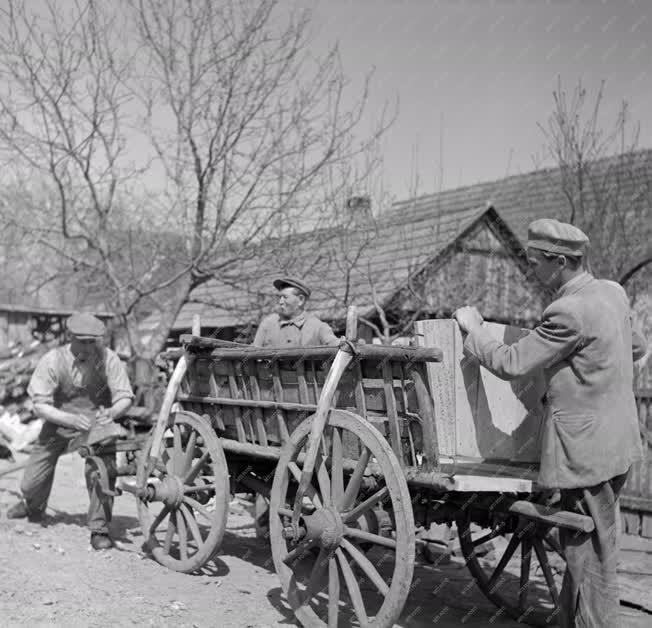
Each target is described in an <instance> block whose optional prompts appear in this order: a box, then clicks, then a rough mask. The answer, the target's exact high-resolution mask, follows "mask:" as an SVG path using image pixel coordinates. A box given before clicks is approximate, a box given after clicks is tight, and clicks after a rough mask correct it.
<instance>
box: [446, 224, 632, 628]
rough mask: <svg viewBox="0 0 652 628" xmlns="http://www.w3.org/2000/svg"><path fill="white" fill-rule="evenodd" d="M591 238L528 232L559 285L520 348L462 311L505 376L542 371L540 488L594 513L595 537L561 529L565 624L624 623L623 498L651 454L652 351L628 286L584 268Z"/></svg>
mask: <svg viewBox="0 0 652 628" xmlns="http://www.w3.org/2000/svg"><path fill="white" fill-rule="evenodd" d="M588 242H589V239H588V238H587V236H586V235H585V234H584V233H583V232H582V231H581V230H580V229H578V228H577V227H574V226H573V225H569V224H565V223H561V222H558V221H556V220H551V219H541V220H535V221H534V222H533V223H531V224H530V226H529V229H528V251H527V255H528V262H529V264H530V266H531V267H532V269H533V272H534V274H535V275H536V276H537V278H538V279H539V280H540V281H541V282H542V283H543V284H544V285H546V286H547V287H548V288H550V289H552V290H554V291H556V292H555V300H554V301H553V302H552V303H551V304H550V305H549V306H548V307H547V308H546V310H545V311H544V312H543V317H542V321H541V324H540V325H539V326H538V327H537V328H536V329H534V330H533V331H532V333H530V334H529V335H528V336H526V337H525V338H523V339H521V340H520V341H519V342H517V343H516V344H513V345H505V344H502V343H501V342H499V341H497V340H494V339H493V338H492V337H491V336H490V335H489V333H488V332H487V331H486V329H485V328H484V327H483V326H482V323H483V319H482V316H481V315H480V313H479V312H478V310H477V309H476V308H474V307H469V306H466V307H463V308H461V309H459V310H457V312H455V314H454V316H455V318H456V319H457V321H458V323H459V325H460V327H461V329H462V331H464V332H466V333H467V336H466V338H465V340H464V347H465V349H466V350H467V351H469V352H470V353H471V354H473V355H475V356H476V357H477V358H478V360H479V361H480V363H481V364H482V365H483V366H484V367H486V368H487V369H489V370H490V371H492V372H493V373H495V374H496V375H497V376H499V377H501V378H503V379H512V378H515V377H519V376H522V375H527V374H528V373H530V372H532V371H535V370H539V369H543V372H544V374H545V376H546V379H547V384H548V389H547V392H546V395H545V397H544V402H545V404H546V409H547V420H546V423H545V425H544V434H543V441H542V443H543V444H542V451H541V466H540V472H539V484H540V485H541V486H542V487H543V488H551V489H560V494H561V503H560V506H561V508H563V509H564V510H569V511H572V512H577V513H580V514H583V515H588V516H590V517H592V519H593V521H594V523H595V530H594V532H592V533H590V534H585V533H576V532H571V531H568V530H563V529H562V530H560V537H561V538H560V540H561V545H562V548H563V551H564V555H565V558H566V562H567V568H566V573H565V575H564V581H563V585H562V591H561V595H560V626H563V627H571V626H578V627H580V626H581V627H586V628H599V627H610V628H617V626H619V625H620V624H619V588H618V578H617V572H616V568H617V559H618V549H617V538H616V536H617V532H616V530H617V527H616V518H617V516H618V496H619V493H620V490H621V489H622V487H623V484H624V483H625V480H626V478H627V474H628V471H629V468H630V467H631V465H632V464H633V463H634V462H636V461H637V460H638V459H639V458H640V457H641V456H642V448H641V439H640V436H639V429H638V415H637V411H636V404H635V400H634V393H633V361H634V360H637V359H640V358H641V357H643V355H644V354H645V346H644V343H643V339H642V338H640V337H639V336H638V334H636V333H634V332H633V331H632V326H631V319H630V311H629V302H628V299H627V295H626V293H625V290H624V289H623V288H622V286H620V285H619V284H617V283H615V282H612V281H606V280H600V279H596V278H595V277H593V276H592V275H591V274H590V273H588V272H586V271H585V270H584V266H585V265H584V264H583V257H584V255H585V249H586V246H587V245H588Z"/></svg>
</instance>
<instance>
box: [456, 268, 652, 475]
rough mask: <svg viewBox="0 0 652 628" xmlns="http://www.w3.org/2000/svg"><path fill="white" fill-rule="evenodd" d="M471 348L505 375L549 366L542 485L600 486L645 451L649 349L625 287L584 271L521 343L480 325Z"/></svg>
mask: <svg viewBox="0 0 652 628" xmlns="http://www.w3.org/2000/svg"><path fill="white" fill-rule="evenodd" d="M464 347H465V349H466V350H467V351H469V352H470V353H472V354H473V355H475V356H476V357H477V358H478V359H479V361H480V363H481V364H482V365H483V366H485V367H486V368H487V369H489V370H490V371H492V372H493V373H494V374H496V375H497V376H498V377H501V378H503V379H513V378H515V377H519V376H522V375H526V374H528V373H532V372H533V371H536V370H540V369H542V370H543V373H544V375H545V379H546V381H547V392H546V395H545V397H544V403H545V407H546V418H545V423H544V426H543V438H542V450H541V466H540V471H539V484H540V485H541V486H543V487H546V488H577V487H589V486H594V485H595V484H598V483H600V482H603V481H605V480H609V479H611V478H613V477H614V476H617V475H620V474H621V473H625V472H626V471H627V470H628V469H629V467H630V466H631V465H632V463H633V462H635V461H636V460H638V459H639V458H640V457H641V456H642V446H641V438H640V435H639V426H638V415H637V410H636V404H635V400H634V392H633V359H639V358H640V357H642V356H643V355H644V353H645V347H644V344H643V339H642V338H641V337H640V336H638V334H633V332H632V325H631V318H630V309H629V302H628V299H627V295H626V293H625V291H624V289H623V288H622V286H620V285H619V284H617V283H615V282H612V281H606V280H598V279H596V278H595V277H593V276H592V275H590V274H589V273H582V274H580V275H578V276H576V277H574V278H573V279H571V280H570V281H569V282H567V283H566V284H565V285H564V286H562V287H561V289H560V290H559V291H558V293H557V295H556V299H555V300H554V301H553V302H552V303H551V304H550V305H549V306H548V307H547V308H546V310H545V311H544V313H543V318H542V322H541V324H540V325H539V326H538V327H537V328H535V329H534V330H533V331H532V332H531V333H530V334H529V335H527V336H526V337H524V338H522V339H521V340H519V341H518V342H517V343H515V344H513V345H505V344H502V343H501V342H499V341H497V340H495V339H494V338H492V337H490V336H489V334H488V333H487V332H486V331H484V330H483V329H482V328H479V329H478V330H473V331H472V332H471V333H469V334H468V335H467V337H466V339H465V341H464Z"/></svg>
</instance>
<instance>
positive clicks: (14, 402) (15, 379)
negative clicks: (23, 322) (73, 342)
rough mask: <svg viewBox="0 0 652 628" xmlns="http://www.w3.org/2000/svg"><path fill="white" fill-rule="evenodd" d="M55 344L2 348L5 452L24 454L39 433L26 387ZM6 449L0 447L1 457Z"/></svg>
mask: <svg viewBox="0 0 652 628" xmlns="http://www.w3.org/2000/svg"><path fill="white" fill-rule="evenodd" d="M55 344H56V343H52V342H49V343H43V342H40V341H38V340H34V341H33V342H31V343H30V344H28V345H23V344H21V343H15V342H10V343H9V345H8V346H6V347H0V444H4V445H5V449H6V446H8V447H9V448H10V449H11V450H12V451H14V452H15V451H23V450H25V449H26V448H27V447H28V446H29V445H30V444H31V443H32V442H34V440H35V439H36V437H37V436H38V434H39V431H40V424H41V421H40V419H37V418H36V416H35V415H34V412H33V409H32V403H31V401H30V399H29V396H28V395H27V387H28V385H29V380H30V378H31V377H32V373H33V372H34V369H35V368H36V365H37V364H38V361H39V360H40V359H41V357H42V356H43V355H44V354H45V353H46V352H47V351H49V350H50V349H51V348H53V347H54V346H55ZM3 441H4V443H3ZM5 449H2V447H0V457H2V452H3V451H5Z"/></svg>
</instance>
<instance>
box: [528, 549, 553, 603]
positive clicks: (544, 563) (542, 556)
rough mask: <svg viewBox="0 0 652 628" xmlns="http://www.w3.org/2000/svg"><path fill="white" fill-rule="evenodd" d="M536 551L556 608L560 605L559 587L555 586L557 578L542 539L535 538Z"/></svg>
mask: <svg viewBox="0 0 652 628" xmlns="http://www.w3.org/2000/svg"><path fill="white" fill-rule="evenodd" d="M533 543H534V551H535V552H536V554H537V558H538V559H539V564H540V565H541V569H542V570H543V576H544V577H545V579H546V584H547V585H548V590H549V591H550V595H551V596H552V601H553V602H554V603H555V606H557V605H558V604H559V592H558V591H557V585H556V584H555V578H554V577H553V575H552V570H551V569H550V563H549V562H548V556H547V555H546V550H545V549H544V547H543V543H542V542H541V539H538V538H536V537H535V538H534V539H533Z"/></svg>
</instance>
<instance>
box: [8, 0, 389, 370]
mask: <svg viewBox="0 0 652 628" xmlns="http://www.w3.org/2000/svg"><path fill="white" fill-rule="evenodd" d="M46 4H47V12H46V13H45V14H43V13H41V14H36V13H34V12H33V11H32V10H30V7H29V5H28V3H26V2H24V1H20V0H11V1H10V2H9V3H8V6H7V8H5V9H4V10H3V11H2V13H1V14H0V31H1V33H0V74H1V76H2V79H3V81H4V84H5V87H4V88H0V117H1V120H0V147H1V148H2V150H3V152H4V155H5V157H6V158H7V163H10V164H11V165H12V172H13V176H14V178H15V180H16V181H20V182H21V183H23V184H25V185H28V186H29V187H30V189H31V190H32V191H33V194H32V195H31V198H32V199H34V202H33V203H32V207H31V211H30V212H28V213H26V214H25V215H23V216H13V217H12V220H13V221H14V222H15V223H16V224H19V225H21V226H22V227H23V228H25V229H28V230H29V231H30V233H31V234H32V235H33V237H34V238H35V240H36V241H37V242H38V243H39V244H40V245H41V246H43V247H45V248H47V249H50V250H52V251H53V252H54V253H56V255H58V256H59V257H60V258H61V259H62V260H65V261H66V262H67V263H68V264H69V265H70V267H72V268H74V269H75V270H76V271H78V272H80V273H81V272H83V273H84V275H83V276H84V277H86V278H91V279H90V280H91V281H93V282H95V283H96V284H97V285H98V286H101V288H102V289H103V290H105V291H106V293H107V301H109V302H110V305H111V306H112V309H113V310H114V311H115V312H116V314H117V315H118V317H119V319H120V321H121V322H122V323H123V324H124V326H125V328H126V329H127V331H128V337H129V341H130V345H131V347H132V351H133V352H134V354H139V355H141V356H145V357H151V356H153V355H155V354H156V353H157V352H158V351H159V350H160V349H161V348H162V347H163V346H164V344H165V341H166V339H167V337H168V334H169V331H170V329H171V327H172V325H173V323H174V321H175V319H176V318H177V316H178V314H179V312H180V310H181V308H182V307H183V305H184V304H185V303H186V302H188V300H189V298H190V295H191V294H192V291H193V290H194V289H196V288H197V287H198V286H200V285H201V284H202V283H204V282H206V281H208V280H209V279H210V278H212V277H214V276H216V275H217V276H224V277H226V278H227V279H229V278H230V279H233V280H235V279H236V278H237V275H238V272H239V268H240V267H241V265H242V264H243V263H245V262H246V261H247V260H248V259H250V258H251V256H252V255H255V254H256V253H255V252H256V250H257V246H256V244H257V243H258V242H260V241H261V240H263V239H265V238H269V237H278V236H280V235H283V234H284V233H285V234H287V233H288V231H300V230H301V229H305V228H308V227H311V226H314V220H313V218H314V214H313V210H314V207H315V206H319V204H320V201H321V198H322V196H321V191H320V186H319V184H320V183H321V182H322V177H323V173H324V172H325V171H326V170H327V169H330V171H331V172H332V171H333V170H334V168H335V166H336V164H337V163H341V162H344V161H346V160H351V159H355V157H356V155H358V154H360V153H361V152H363V151H364V150H365V149H366V146H367V144H368V142H373V141H375V139H376V137H377V136H378V134H380V133H382V131H383V130H384V129H385V128H386V125H385V122H384V121H383V120H381V121H380V123H379V125H378V128H377V130H376V131H375V132H374V133H372V134H371V137H370V138H368V139H366V140H364V139H363V140H360V138H356V136H355V131H356V127H357V126H358V123H359V121H360V119H361V116H362V113H363V110H364V107H365V104H366V98H367V85H366V84H365V86H364V88H363V90H362V93H361V95H359V96H358V97H357V98H353V99H351V97H350V95H349V94H348V85H347V81H346V78H345V75H344V73H343V71H342V68H341V67H340V63H339V58H338V54H337V50H336V49H332V50H331V51H329V52H328V53H327V54H326V55H325V56H324V57H322V58H313V57H312V56H311V54H310V30H309V26H310V16H309V14H307V13H301V14H292V15H291V16H290V17H289V18H284V17H283V15H281V13H280V11H278V10H277V2H275V1H273V0H254V1H252V2H247V3H243V2H238V1H236V0H225V1H224V2H219V3H216V2H212V1H211V0H197V1H196V2H192V3H190V2H183V3H181V2H173V1H172V0H125V1H124V2H120V3H116V4H110V3H99V2H97V1H96V0H78V1H77V2H75V3H73V5H72V6H71V7H70V8H69V9H66V10H64V9H63V8H62V7H61V5H60V4H59V3H55V2H48V3H46ZM345 100H346V101H347V102H351V101H352V100H353V103H354V104H353V105H350V106H348V107H346V106H345V105H344V102H345ZM26 217H28V219H27V220H25V218H26ZM143 249H145V250H143ZM87 280H88V279H87ZM143 311H155V312H157V313H158V316H159V320H160V324H159V326H158V328H157V329H156V331H155V332H154V334H153V336H152V338H151V340H150V342H149V344H148V346H146V347H143V346H141V344H140V341H139V334H138V327H137V323H138V320H139V315H140V314H142V313H143Z"/></svg>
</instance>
